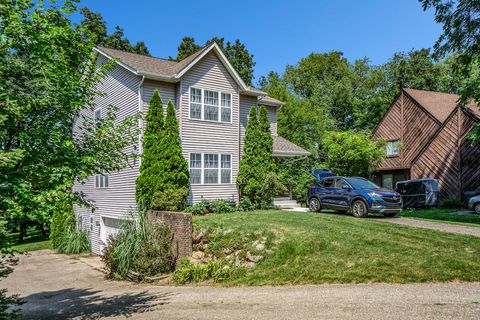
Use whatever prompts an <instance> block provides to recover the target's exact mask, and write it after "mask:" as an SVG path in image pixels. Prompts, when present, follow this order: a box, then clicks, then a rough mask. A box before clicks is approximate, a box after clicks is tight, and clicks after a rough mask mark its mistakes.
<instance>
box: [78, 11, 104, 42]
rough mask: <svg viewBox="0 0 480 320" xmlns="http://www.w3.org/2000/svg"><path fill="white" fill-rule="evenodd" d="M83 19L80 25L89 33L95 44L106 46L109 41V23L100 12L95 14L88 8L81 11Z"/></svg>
mask: <svg viewBox="0 0 480 320" xmlns="http://www.w3.org/2000/svg"><path fill="white" fill-rule="evenodd" d="M80 12H81V14H82V16H83V19H82V20H81V22H80V25H81V26H82V27H83V28H84V29H86V30H88V31H89V35H90V36H91V37H92V40H93V42H94V43H98V44H105V41H106V40H107V36H108V33H107V23H106V22H105V20H103V17H102V15H101V14H100V13H98V12H93V11H91V10H90V9H88V8H87V7H84V8H82V9H80Z"/></svg>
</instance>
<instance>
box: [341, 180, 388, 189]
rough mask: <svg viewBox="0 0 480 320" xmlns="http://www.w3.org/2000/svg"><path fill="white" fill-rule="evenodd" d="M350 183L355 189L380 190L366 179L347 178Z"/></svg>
mask: <svg viewBox="0 0 480 320" xmlns="http://www.w3.org/2000/svg"><path fill="white" fill-rule="evenodd" d="M345 180H347V182H348V183H350V185H351V186H352V188H353V189H378V188H380V187H379V186H377V185H376V184H375V183H373V182H371V181H368V180H366V179H360V178H346V179H345Z"/></svg>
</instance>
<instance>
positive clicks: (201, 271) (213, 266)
mask: <svg viewBox="0 0 480 320" xmlns="http://www.w3.org/2000/svg"><path fill="white" fill-rule="evenodd" d="M231 273H232V268H230V267H229V266H227V265H225V264H223V263H222V262H221V261H215V260H212V261H210V262H208V263H207V264H205V265H196V264H192V263H191V262H190V261H188V260H187V259H182V260H181V261H180V267H179V268H178V269H177V270H175V272H174V273H173V277H172V279H173V281H174V282H175V283H176V284H186V283H191V282H202V281H206V280H210V279H212V280H213V281H214V282H219V281H222V280H225V279H228V278H229V277H230V276H231Z"/></svg>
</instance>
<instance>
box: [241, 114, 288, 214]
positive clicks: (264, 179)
mask: <svg viewBox="0 0 480 320" xmlns="http://www.w3.org/2000/svg"><path fill="white" fill-rule="evenodd" d="M243 150H244V152H243V156H242V160H240V169H239V173H238V177H237V184H238V187H239V189H240V194H241V196H242V197H246V198H248V199H249V200H250V201H251V202H252V204H253V205H254V206H255V207H256V208H265V207H268V206H269V205H270V204H271V202H272V200H273V197H274V195H275V192H276V191H277V189H278V188H279V180H278V177H277V175H276V173H275V163H274V161H273V157H272V151H273V139H272V136H271V132H270V122H269V120H268V117H267V110H266V109H265V107H261V108H260V112H259V114H258V115H257V111H256V109H255V107H252V108H251V109H250V114H249V118H248V124H247V129H246V132H245V144H244V149H243Z"/></svg>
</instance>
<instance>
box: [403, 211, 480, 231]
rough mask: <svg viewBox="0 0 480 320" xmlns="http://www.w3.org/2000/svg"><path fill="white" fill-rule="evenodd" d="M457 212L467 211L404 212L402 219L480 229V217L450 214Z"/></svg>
mask: <svg viewBox="0 0 480 320" xmlns="http://www.w3.org/2000/svg"><path fill="white" fill-rule="evenodd" d="M455 211H465V209H457V210H455V209H437V208H433V209H424V210H414V211H413V210H403V211H402V213H401V215H400V216H401V217H406V218H415V219H422V220H433V221H437V222H448V223H455V224H461V225H467V226H472V227H480V215H477V214H471V215H460V214H449V213H450V212H455Z"/></svg>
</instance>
